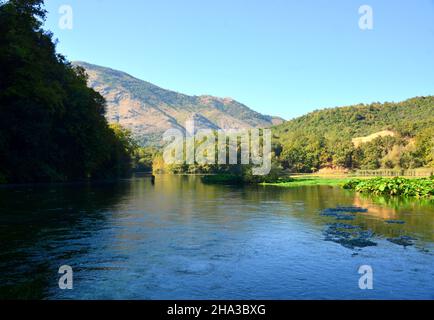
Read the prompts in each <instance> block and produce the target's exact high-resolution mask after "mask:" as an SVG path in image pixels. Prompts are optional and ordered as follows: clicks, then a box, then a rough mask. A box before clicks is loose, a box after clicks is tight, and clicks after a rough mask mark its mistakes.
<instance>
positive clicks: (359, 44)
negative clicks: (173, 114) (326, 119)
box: [46, 0, 434, 119]
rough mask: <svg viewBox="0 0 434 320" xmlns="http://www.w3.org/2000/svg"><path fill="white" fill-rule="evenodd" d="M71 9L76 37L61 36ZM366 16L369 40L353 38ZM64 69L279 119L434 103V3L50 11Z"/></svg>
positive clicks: (50, 5)
mask: <svg viewBox="0 0 434 320" xmlns="http://www.w3.org/2000/svg"><path fill="white" fill-rule="evenodd" d="M63 4H69V5H71V7H72V9H73V14H74V16H73V18H74V21H73V29H72V30H61V29H60V28H59V26H58V20H59V17H60V14H59V13H58V10H59V7H60V6H61V5H63ZM364 4H369V5H370V6H371V7H372V8H373V13H374V29H373V30H366V31H362V30H360V29H359V24H358V21H359V17H360V15H359V13H358V9H359V7H360V6H361V5H364ZM46 7H47V9H48V11H49V15H48V20H47V23H46V27H47V28H49V29H50V30H51V31H52V32H53V33H54V35H55V37H56V38H58V40H59V45H58V50H59V51H60V52H61V53H63V54H65V55H66V56H67V58H68V59H69V60H82V61H87V62H90V63H94V64H98V65H103V66H107V67H111V68H114V69H119V70H122V71H125V72H128V73H130V74H132V75H134V76H136V77H138V78H140V79H143V80H146V81H150V82H152V83H154V84H156V85H159V86H161V87H163V88H166V89H171V90H175V91H178V92H182V93H186V94H190V95H201V94H211V95H215V96H221V97H232V98H234V99H236V100H238V101H240V102H242V103H245V104H246V105H248V106H249V107H251V108H253V109H254V110H257V111H259V112H262V113H266V114H272V115H278V116H281V117H284V118H286V119H290V118H293V117H295V116H299V115H302V114H304V113H306V112H309V111H312V110H314V109H320V108H324V107H333V106H341V105H349V104H355V103H359V102H364V103H370V102H373V101H381V102H382V101H400V100H403V99H406V98H409V97H412V96H419V95H432V94H434V0H401V1H392V0H381V1H380V0H365V1H354V0H303V1H300V0H182V1H181V0H158V1H157V0H153V1H148V0H145V1H141V0H140V1H139V0H122V1H120V0H118V1H115V0H46Z"/></svg>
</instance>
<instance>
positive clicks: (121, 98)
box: [74, 62, 283, 144]
mask: <svg viewBox="0 0 434 320" xmlns="http://www.w3.org/2000/svg"><path fill="white" fill-rule="evenodd" d="M74 64H75V65H79V66H81V67H83V68H85V69H86V72H87V74H88V75H89V83H88V84H89V86H90V87H92V88H94V89H95V90H97V91H98V92H100V93H101V94H102V95H103V96H104V97H105V98H106V100H107V110H106V117H107V119H108V121H109V122H115V123H120V124H121V125H122V126H124V127H126V128H128V129H130V130H131V131H132V132H133V134H134V136H135V137H136V138H137V139H138V140H139V141H140V142H141V143H142V144H160V143H161V135H162V134H163V133H164V132H165V131H166V130H167V129H170V128H179V129H184V126H185V121H186V120H188V119H192V118H194V119H195V122H196V124H197V127H199V128H210V129H218V128H222V129H240V128H252V127H261V128H262V127H270V126H272V125H275V124H279V123H282V122H283V120H282V119H280V118H275V117H271V116H266V115H262V114H260V113H258V112H255V111H253V110H251V109H249V108H248V107H247V106H245V105H243V104H241V103H239V102H237V101H235V100H233V99H230V98H217V97H212V96H188V95H185V94H181V93H177V92H174V91H170V90H165V89H162V88H160V87H158V86H156V85H153V84H152V83H149V82H146V81H142V80H139V79H137V78H134V77H132V76H130V75H128V74H126V73H124V72H121V71H117V70H113V69H110V68H105V67H100V66H96V65H92V64H89V63H85V62H74Z"/></svg>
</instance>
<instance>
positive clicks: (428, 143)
mask: <svg viewBox="0 0 434 320" xmlns="http://www.w3.org/2000/svg"><path fill="white" fill-rule="evenodd" d="M384 130H388V131H389V132H391V133H392V134H391V135H388V136H380V135H379V136H378V137H375V134H376V133H377V132H380V131H384ZM273 133H274V147H275V148H274V151H275V153H276V158H277V159H278V161H279V162H280V163H281V165H282V166H283V168H287V169H290V170H291V171H293V172H314V171H317V170H320V169H322V168H335V169H336V168H347V169H379V168H390V169H392V168H402V169H410V168H419V167H433V166H434V97H433V96H429V97H417V98H412V99H409V100H406V101H403V102H399V103H384V104H381V103H373V104H370V105H363V104H361V105H356V106H349V107H341V108H333V109H325V110H320V111H315V112H312V113H310V114H307V115H305V116H302V117H300V118H297V119H294V120H292V121H288V122H286V123H284V124H282V125H280V126H277V127H275V128H273ZM372 134H374V135H373V136H372V138H371V139H366V141H365V142H364V143H360V144H354V143H353V139H354V138H360V137H366V136H369V135H372Z"/></svg>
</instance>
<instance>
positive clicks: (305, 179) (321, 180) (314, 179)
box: [261, 176, 351, 188]
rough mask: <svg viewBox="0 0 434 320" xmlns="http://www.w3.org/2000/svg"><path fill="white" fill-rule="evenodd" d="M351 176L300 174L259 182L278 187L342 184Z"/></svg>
mask: <svg viewBox="0 0 434 320" xmlns="http://www.w3.org/2000/svg"><path fill="white" fill-rule="evenodd" d="M350 180H351V178H345V177H320V176H302V177H290V178H281V179H279V180H278V181H276V182H272V183H261V185H265V186H278V187H286V188H288V187H301V186H343V185H344V184H346V183H348V182H349V181H350Z"/></svg>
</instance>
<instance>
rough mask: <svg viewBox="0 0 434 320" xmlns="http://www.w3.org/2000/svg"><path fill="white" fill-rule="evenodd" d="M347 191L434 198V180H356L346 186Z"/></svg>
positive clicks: (397, 178)
mask: <svg viewBox="0 0 434 320" xmlns="http://www.w3.org/2000/svg"><path fill="white" fill-rule="evenodd" d="M344 188H345V189H352V190H355V191H357V192H361V193H372V194H375V195H388V196H407V197H416V198H432V197H434V179H432V178H427V179H405V178H400V177H396V178H393V179H387V178H375V179H368V180H359V179H354V180H351V181H349V182H348V183H346V184H345V185H344Z"/></svg>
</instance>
